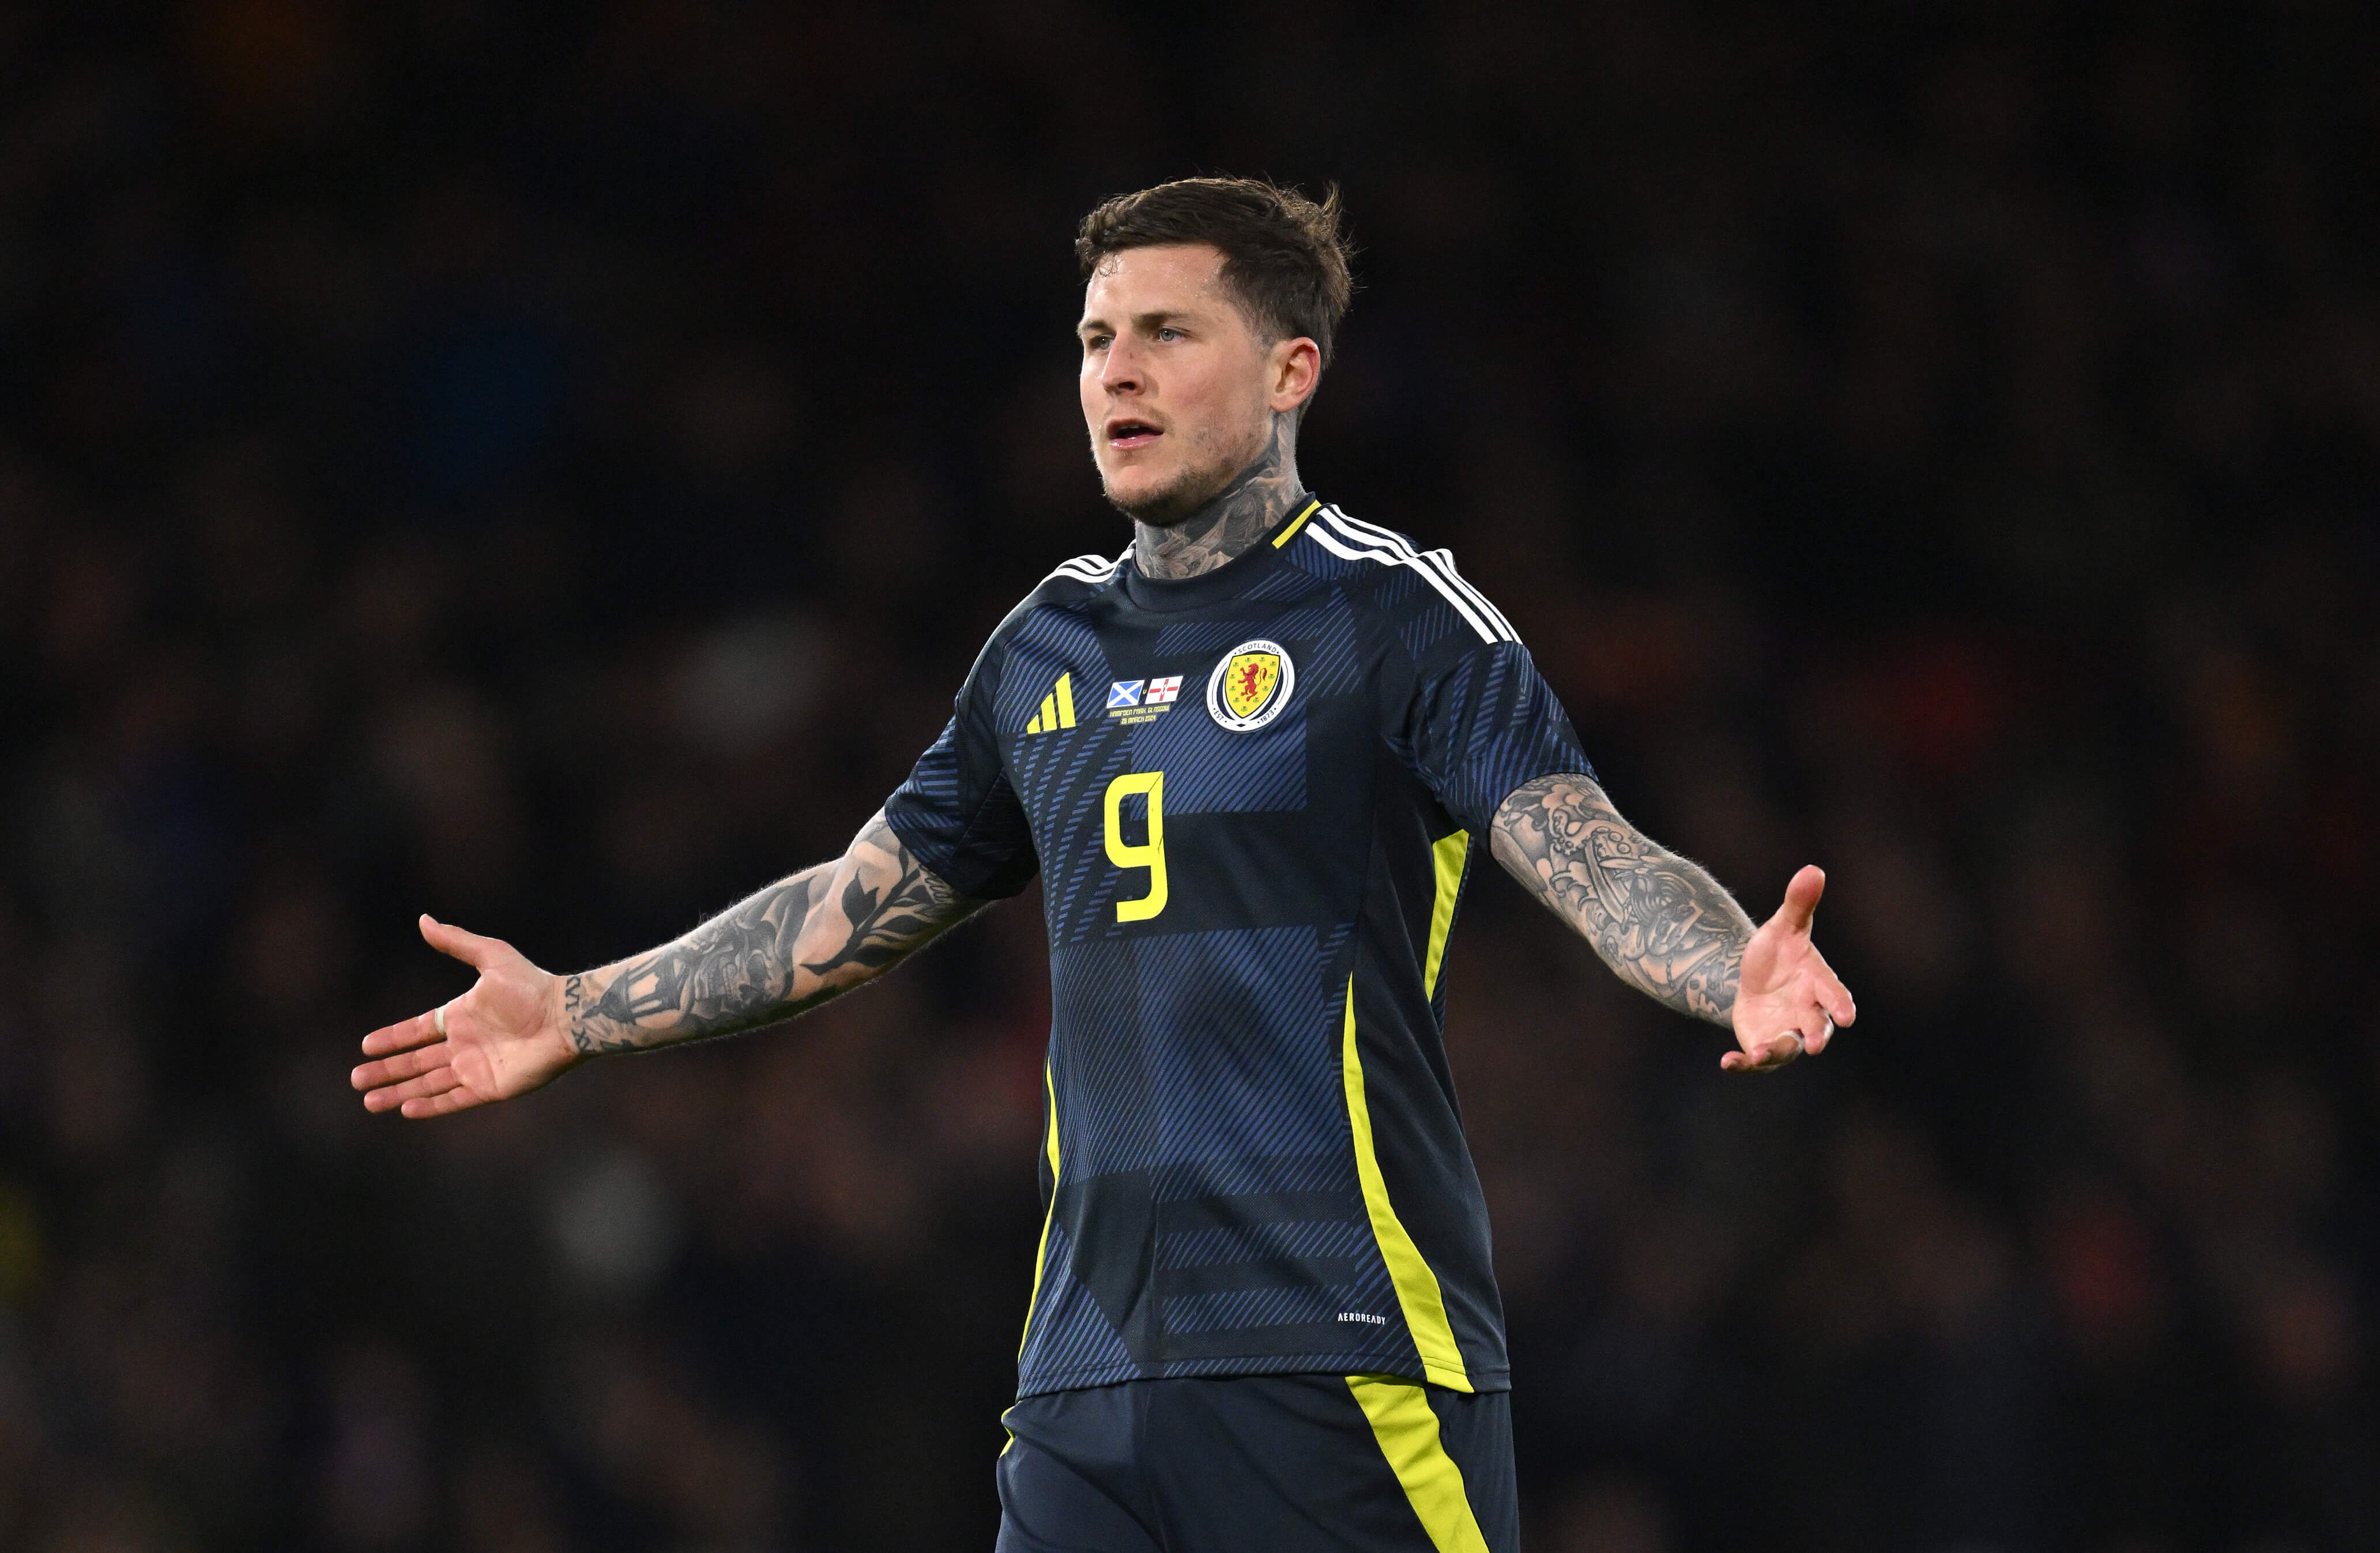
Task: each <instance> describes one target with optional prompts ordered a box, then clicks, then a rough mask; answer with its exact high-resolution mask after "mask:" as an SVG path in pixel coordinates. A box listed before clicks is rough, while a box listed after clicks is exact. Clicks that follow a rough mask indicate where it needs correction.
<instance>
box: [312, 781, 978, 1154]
mask: <svg viewBox="0 0 2380 1553" xmlns="http://www.w3.org/2000/svg"><path fill="white" fill-rule="evenodd" d="M987 904H990V903H988V902H983V901H971V900H967V899H965V898H964V897H962V896H960V895H959V894H958V893H957V892H954V891H953V890H952V889H951V888H950V886H948V885H946V884H944V883H943V882H942V881H941V880H940V879H937V878H936V877H935V876H934V875H933V874H932V873H931V872H930V871H929V870H928V869H927V867H925V865H923V864H922V863H919V862H918V861H917V858H915V857H914V856H912V855H910V853H909V849H908V848H907V847H905V846H904V845H903V844H902V843H901V838H900V837H899V836H898V835H896V834H894V833H893V831H892V827H891V826H890V825H887V824H886V823H885V821H884V816H883V815H882V814H881V813H879V814H878V815H877V816H876V817H875V818H874V819H870V820H869V821H868V824H867V825H866V826H865V827H864V828H863V829H862V830H861V831H860V832H859V834H858V836H857V837H856V838H855V839H854V840H853V842H852V843H851V846H850V848H849V849H848V850H847V851H845V852H844V855H842V856H841V857H839V858H837V859H836V860H835V861H833V862H832V863H820V864H819V865H818V866H817V867H812V868H806V869H804V870H803V871H802V872H800V873H797V874H795V875H794V876H793V877H792V878H791V879H787V880H781V881H779V882H778V883H775V884H772V885H771V886H769V888H767V889H766V890H763V891H761V892H759V894H757V895H754V896H752V897H751V898H750V899H749V900H747V901H745V902H743V903H742V904H739V905H736V906H735V907H732V908H731V909H729V910H728V911H726V912H724V913H722V915H720V916H715V917H713V918H711V919H710V921H708V922H705V923H704V924H702V925H701V926H700V927H698V928H695V929H694V930H693V931H692V932H690V933H688V934H686V936H685V937H684V938H681V939H678V940H675V941H674V942H672V943H668V944H664V945H662V947H661V948H659V949H656V950H653V951H651V952H649V953H645V954H639V955H637V956H635V957H633V958H631V959H627V960H623V961H621V962H619V963H618V964H616V965H605V966H602V967H601V968H600V969H597V970H591V971H584V972H581V973H579V974H578V975H576V976H568V977H556V976H553V975H550V974H548V973H547V972H545V971H542V970H540V969H539V968H538V967H537V966H535V965H531V964H530V963H529V962H528V959H527V958H526V957H524V956H523V955H522V954H521V953H520V952H519V951H517V950H516V949H514V948H513V947H512V946H511V945H510V944H507V943H504V942H502V941H501V940H495V939H486V938H481V937H480V936H479V935H477V934H474V933H467V932H464V931H463V930H462V929H461V928H453V927H449V926H447V925H445V924H443V923H440V922H434V921H432V920H431V919H430V918H429V917H427V916H424V917H423V918H422V919H421V936H422V937H423V938H425V939H427V940H430V942H431V945H432V946H433V947H435V948H437V949H440V950H443V951H444V952H446V953H448V954H451V955H453V956H455V958H456V959H458V960H461V961H464V962H465V963H467V964H468V965H472V966H474V967H476V968H477V969H478V970H479V972H480V979H479V982H478V984H477V985H475V986H474V987H473V988H472V989H470V990H469V991H468V992H466V993H464V994H463V995H462V996H461V997H459V998H456V999H455V1001H452V1002H450V1003H448V1004H446V1005H445V1006H444V1007H443V1008H441V1009H438V1010H435V1011H433V1012H432V1013H425V1014H419V1015H417V1016H416V1017H414V1018H412V1019H408V1020H406V1021H404V1022H403V1023H401V1024H396V1025H389V1026H388V1027H387V1028H385V1029H381V1030H375V1031H373V1032H372V1033H371V1034H370V1036H367V1037H364V1054H365V1055H366V1056H368V1057H373V1058H377V1059H379V1060H378V1061H376V1062H366V1063H364V1064H363V1065H362V1066H360V1067H358V1068H357V1069H356V1071H355V1073H354V1074H353V1075H352V1077H353V1083H354V1085H355V1086H356V1087H357V1088H358V1089H359V1090H362V1091H363V1092H364V1106H365V1109H367V1110H391V1109H402V1110H403V1111H404V1113H405V1114H406V1115H407V1116H408V1117H423V1116H443V1115H445V1114H447V1113H448V1112H449V1111H456V1110H467V1109H468V1108H470V1107H472V1106H476V1105H483V1104H485V1103H487V1102H488V1101H490V1100H502V1099H510V1098H513V1097H515V1096H516V1095H524V1094H527V1093H528V1092H529V1091H530V1090H532V1089H536V1088H539V1087H540V1086H543V1085H546V1084H549V1083H551V1082H553V1080H554V1079H555V1078H557V1077H559V1076H560V1075H561V1074H563V1073H564V1072H565V1070H567V1069H569V1068H571V1067H573V1066H576V1065H577V1063H579V1062H585V1061H586V1060H587V1059H589V1058H590V1057H596V1056H601V1055H602V1054H604V1053H606V1052H614V1051H641V1050H649V1049H653V1048H655V1047H662V1046H669V1045H673V1044H675V1043H677V1042H680V1041H695V1040H708V1039H710V1038H712V1037H718V1036H729V1035H735V1034H736V1033H737V1032H738V1031H743V1030H750V1029H755V1028H758V1027H759V1026H760V1025H771V1024H774V1023H776V1022H777V1021H778V1020H781V1019H789V1018H791V1017H793V1016H794V1015H795V1014H797V1013H802V1012H803V1011H805V1010H807V1009H810V1008H814V1007H816V1006H817V1005H818V1004H820V1003H822V1002H825V1001H827V1000H828V999H830V998H833V997H836V996H838V995H840V994H842V993H844V992H848V991H850V990H851V989H853V988H855V987H857V986H858V985H859V984H860V983H862V982H864V981H868V980H870V979H872V978H874V977H878V976H880V975H882V974H883V973H884V972H885V971H886V970H888V969H890V968H891V967H892V966H893V965H897V964H898V963H899V962H900V961H902V960H903V959H905V958H906V957H907V956H908V955H910V954H912V953H915V952H917V950H919V949H922V948H924V947H925V946H926V945H927V944H928V943H930V942H931V941H932V940H934V939H935V938H937V937H939V936H940V935H941V934H942V933H943V932H945V931H947V930H948V929H950V928H953V927H955V926H957V925H958V924H959V923H961V922H963V921H965V919H966V918H967V917H969V916H973V915H974V914H975V913H977V912H978V911H981V910H982V909H983V908H984V906H985V905H987Z"/></svg>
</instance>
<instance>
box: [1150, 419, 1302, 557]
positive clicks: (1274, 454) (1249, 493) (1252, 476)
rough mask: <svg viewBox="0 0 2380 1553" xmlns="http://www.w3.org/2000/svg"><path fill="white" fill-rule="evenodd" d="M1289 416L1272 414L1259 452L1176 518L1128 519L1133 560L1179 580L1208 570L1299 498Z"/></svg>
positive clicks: (1261, 533)
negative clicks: (1157, 520) (1225, 482)
mask: <svg viewBox="0 0 2380 1553" xmlns="http://www.w3.org/2000/svg"><path fill="white" fill-rule="evenodd" d="M1293 424H1294V423H1293V421H1292V420H1291V419H1290V418H1289V417H1288V416H1285V415H1276V416H1274V417H1273V418H1272V435H1271V436H1270V437H1269V439H1267V441H1266V443H1265V448H1264V451H1263V452H1262V453H1259V454H1258V455H1257V456H1256V459H1255V461H1254V462H1253V463H1251V464H1250V465H1249V466H1248V467H1246V468H1245V469H1243V470H1241V471H1240V472H1239V474H1238V475H1236V476H1235V477H1233V480H1232V483H1231V484H1229V485H1227V486H1225V487H1224V488H1223V489H1222V490H1221V491H1220V492H1218V493H1217V494H1216V495H1215V496H1214V497H1212V498H1211V499H1209V500H1208V501H1206V502H1203V503H1201V504H1199V505H1198V507H1197V509H1196V511H1194V512H1192V513H1191V514H1190V516H1187V517H1185V518H1184V519H1183V520H1182V521H1181V522H1179V523H1169V524H1165V525H1162V526H1160V525H1158V524H1154V523H1144V522H1142V521H1140V520H1139V519H1138V518H1135V519H1134V520H1133V529H1134V541H1133V561H1134V563H1135V564H1137V565H1138V566H1139V567H1140V575H1141V576H1146V577H1163V578H1166V579H1168V580H1172V581H1179V580H1181V579H1182V578H1184V577H1195V576H1200V575H1202V574H1204V573H1207V572H1211V571H1213V570H1214V569H1215V568H1216V567H1218V566H1220V565H1222V564H1224V563H1226V562H1228V561H1231V560H1233V559H1234V558H1236V557H1238V556H1240V555H1243V554H1245V553H1246V552H1247V551H1248V550H1249V548H1250V547H1252V546H1253V545H1255V543H1256V542H1257V540H1261V539H1263V538H1264V537H1265V535H1266V534H1267V533H1268V532H1269V531H1270V530H1271V528H1272V526H1273V525H1274V524H1276V523H1279V522H1280V521H1281V519H1282V518H1284V517H1286V516H1289V511H1290V508H1291V506H1292V504H1294V503H1296V502H1298V501H1300V500H1302V499H1303V498H1304V496H1305V487H1304V486H1302V485H1300V484H1299V483H1298V479H1297V444H1296V441H1295V434H1294V432H1293Z"/></svg>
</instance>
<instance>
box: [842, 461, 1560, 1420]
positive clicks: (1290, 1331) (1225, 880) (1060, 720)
mask: <svg viewBox="0 0 2380 1553" xmlns="http://www.w3.org/2000/svg"><path fill="white" fill-rule="evenodd" d="M1059 686H1067V687H1068V693H1067V694H1066V695H1064V696H1061V695H1060V693H1059V689H1058V687H1059ZM1096 686H1107V687H1108V690H1107V695H1106V697H1105V698H1103V702H1102V701H1101V700H1098V699H1093V698H1091V691H1092V689H1093V687H1096ZM1094 708H1097V709H1099V710H1096V711H1095V710H1093V709H1094ZM1585 770H1588V767H1587V763H1586V758H1585V754H1584V753H1583V752H1582V751H1581V750H1580V748H1579V746H1578V743H1577V740H1576V738H1575V736H1574V735H1573V733H1572V731H1571V727H1570V724H1569V722H1568V720H1567V719H1566V718H1565V717H1564V716H1563V714H1562V711H1561V709H1560V706H1559V705H1557V704H1556V702H1555V700H1554V698H1553V697H1552V696H1551V694H1550V693H1549V692H1548V690H1547V689H1546V686H1545V685H1544V683H1543V681H1542V680H1540V679H1539V678H1538V676H1537V673H1536V667H1535V665H1534V664H1532V663H1531V661H1530V660H1529V655H1528V652H1527V650H1526V649H1524V648H1523V647H1522V646H1521V644H1520V642H1519V641H1518V640H1517V639H1516V638H1515V637H1513V635H1512V628H1511V626H1510V625H1509V624H1508V623H1506V621H1505V620H1504V618H1503V616H1502V615H1501V614H1500V613H1497V611H1496V609H1495V607H1494V606H1493V605H1492V604H1490V603H1488V601H1487V600H1485V599H1484V598H1482V597H1481V596H1480V595H1479V593H1478V591H1477V590H1476V589H1475V588H1472V587H1471V586H1470V584H1469V583H1468V582H1466V581H1464V580H1463V577H1462V576H1461V575H1460V574H1459V573H1458V572H1457V571H1456V570H1455V568H1454V564H1453V561H1452V559H1451V557H1450V556H1448V555H1447V554H1446V553H1445V552H1442V551H1433V552H1423V551H1420V550H1418V549H1417V548H1416V547H1415V546H1414V544H1413V543H1412V542H1411V541H1410V540H1406V539H1405V538H1404V537H1403V535H1399V534H1395V533H1392V532H1390V531H1389V530H1386V529H1381V528H1373V527H1371V526H1369V525H1366V524H1363V523H1360V522H1358V521H1357V520H1355V519H1353V518H1350V517H1348V516H1346V515H1345V514H1343V513H1341V512H1340V511H1338V510H1337V509H1336V508H1332V507H1324V506H1321V505H1319V504H1312V505H1309V506H1308V507H1307V508H1306V509H1305V511H1304V512H1302V513H1300V514H1299V515H1297V516H1295V517H1294V518H1293V520H1292V521H1291V522H1289V523H1285V524H1284V525H1282V526H1281V528H1280V529H1279V530H1277V531H1276V534H1275V536H1274V538H1273V540H1271V541H1269V542H1266V543H1262V544H1259V545H1258V546H1257V547H1256V549H1254V550H1253V551H1251V552H1249V553H1247V554H1246V555H1244V556H1241V557H1239V558H1238V559H1236V560H1234V561H1233V562H1232V563H1231V564H1229V565H1226V566H1223V567H1221V568H1220V569H1219V570H1217V571H1214V572H1211V573H1208V575H1206V576H1201V577H1196V578H1192V579H1190V580H1188V581H1184V582H1165V581H1155V580H1152V579H1149V578H1147V577H1144V576H1141V575H1140V574H1139V572H1138V571H1137V570H1136V569H1135V567H1134V566H1133V565H1132V564H1131V563H1130V562H1129V561H1128V560H1126V561H1121V562H1110V561H1102V560H1099V559H1097V558H1095V557H1084V558H1082V559H1079V560H1076V561H1072V562H1068V563H1067V564H1064V565H1062V566H1061V567H1060V568H1058V570H1057V571H1055V572H1053V573H1052V574H1051V575H1050V576H1049V577H1048V578H1047V579H1045V580H1044V581H1043V582H1042V584H1041V586H1040V587H1038V588H1036V589H1035V590H1034V591H1033V593H1032V594H1031V595H1030V596H1029V597H1028V598H1027V599H1026V601H1025V602H1024V603H1023V604H1021V605H1019V606H1018V607H1017V608H1016V609H1015V610H1014V612H1012V613H1011V614H1010V615H1009V617H1008V618H1007V619H1006V620H1005V621H1004V622H1002V625H1001V626H1000V628H999V629H998V631H996V632H995V633H994V634H993V637H992V638H991V640H990V643H989V644H988V645H987V646H986V647H985V649H984V650H983V653H982V655H981V656H980V657H979V658H978V659H977V662H976V665H975V669H974V671H973V672H972V673H970V674H969V675H968V677H967V681H966V685H965V689H964V690H962V691H961V693H960V695H959V697H958V700H957V704H956V706H955V708H954V711H953V717H952V720H951V722H950V725H949V726H948V727H947V728H946V729H944V731H943V733H942V735H941V738H940V739H938V740H937V741H935V743H934V745H933V746H932V747H931V748H930V749H929V750H928V751H927V752H926V753H925V755H924V756H923V757H921V758H920V759H919V760H918V762H917V770H916V771H915V772H914V773H912V775H911V777H910V779H909V780H908V782H907V783H904V784H903V786H902V787H901V789H900V790H899V791H898V792H896V793H895V794H894V795H892V800H891V801H890V802H889V803H888V804H887V806H886V816H887V818H888V819H890V821H891V823H892V826H893V828H894V829H895V830H896V831H898V832H899V833H900V835H901V837H902V839H903V840H904V841H905V843H907V844H908V846H909V847H910V849H911V850H912V851H913V852H915V853H916V854H917V856H918V858H919V859H920V860H921V861H923V862H924V863H925V864H926V866H927V867H930V868H932V869H933V870H934V871H935V872H936V873H938V874H940V875H941V877H942V878H943V879H945V880H948V881H949V882H950V883H951V884H952V885H953V887H955V888H956V889H958V890H959V891H960V892H963V893H965V894H968V895H972V896H977V897H984V898H990V897H998V896H1002V895H1008V894H1013V893H1014V892H1017V891H1018V890H1021V889H1022V888H1024V886H1025V884H1026V881H1027V880H1030V879H1031V878H1032V877H1033V875H1034V874H1035V873H1036V872H1037V871H1038V873H1039V875H1040V877H1041V880H1042V893H1043V903H1044V909H1045V911H1046V913H1047V916H1048V926H1049V933H1050V989H1051V1002H1052V1018H1051V1026H1050V1057H1049V1069H1048V1082H1047V1086H1046V1093H1047V1095H1048V1097H1049V1101H1050V1115H1049V1117H1048V1119H1047V1121H1048V1129H1047V1130H1048V1138H1047V1147H1046V1149H1045V1151H1044V1156H1043V1159H1042V1177H1043V1182H1042V1184H1043V1188H1044V1193H1045V1201H1046V1203H1047V1207H1048V1223H1047V1225H1046V1228H1045V1232H1044V1234H1043V1237H1042V1251H1041V1263H1040V1267H1039V1269H1038V1278H1037V1280H1036V1282H1035V1285H1034V1292H1033V1296H1032V1301H1031V1309H1030V1310H1029V1312H1028V1314H1027V1317H1026V1334H1025V1341H1024V1345H1023V1350H1022V1353H1020V1356H1019V1370H1020V1375H1019V1382H1020V1384H1019V1390H1020V1394H1026V1395H1029V1394H1033V1393H1036V1392H1041V1391H1050V1390H1057V1389H1065V1388H1069V1387H1076V1386H1093V1385H1104V1384H1108V1383H1110V1382H1113V1381H1117V1380H1126V1379H1132V1378H1135V1377H1147V1376H1160V1375H1230V1374H1245V1373H1255V1372H1287V1371H1300V1370H1321V1371H1329V1372H1332V1373H1338V1374H1354V1373H1384V1374H1394V1375H1404V1376H1411V1377H1415V1378H1426V1379H1429V1380H1433V1381H1437V1382H1439V1383H1440V1384H1443V1385H1449V1386H1453V1387H1456V1388H1458V1389H1496V1388H1500V1387H1501V1386H1503V1385H1504V1384H1505V1375H1506V1365H1505V1358H1504V1344H1503V1333H1502V1317H1501V1314H1500V1307H1499V1304H1498V1302H1497V1298H1496V1292H1495V1287H1494V1284H1493V1281H1492V1280H1491V1278H1490V1275H1489V1270H1488V1224H1487V1218H1486V1213H1485V1210H1484V1207H1482V1204H1481V1200H1480V1195H1479V1186H1478V1182H1477V1180H1476V1177H1475V1174H1474V1172H1473V1171H1472V1168H1471V1161H1470V1157H1469V1154H1468V1152H1467V1151H1466V1150H1465V1148H1464V1146H1463V1135H1462V1130H1461V1125H1460V1122H1459V1121H1458V1118H1457V1113H1456V1109H1455V1100H1454V1091H1453V1085H1452V1081H1451V1076H1450V1075H1449V1073H1448V1069H1447V1063H1446V1058H1445V1052H1444V1049H1443V1046H1442V1043H1441V1040H1440V1020H1441V1017H1442V1012H1443V1008H1444V1002H1443V989H1442V988H1441V987H1440V986H1439V984H1438V983H1439V977H1438V971H1439V965H1440V964H1441V962H1442V959H1443V955H1444V951H1445V942H1446V937H1447V935H1448V933H1449V932H1450V931H1451V927H1452V924H1453V922H1454V919H1455V916H1456V906H1457V904H1458V903H1459V900H1460V896H1461V892H1462V890H1463V881H1464V877H1465V873H1466V869H1467V865H1468V862H1469V857H1470V849H1469V847H1468V844H1467V841H1466V839H1465V836H1466V832H1467V833H1477V832H1479V831H1483V830H1484V829H1485V828H1486V827H1487V825H1488V822H1489V820H1490V819H1491V818H1492V816H1493V815H1494V813H1495V810H1496V808H1497V807H1498V806H1499V805H1500V803H1501V802H1502V801H1503V799H1504V797H1505V796H1506V795H1508V794H1510V793H1511V792H1512V789H1513V788H1514V787H1516V786H1518V785H1519V784H1520V783H1523V782H1525V781H1528V780H1530V779H1531V778H1533V777H1537V776H1542V775H1546V774H1548V773H1550V772H1556V771H1585Z"/></svg>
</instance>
